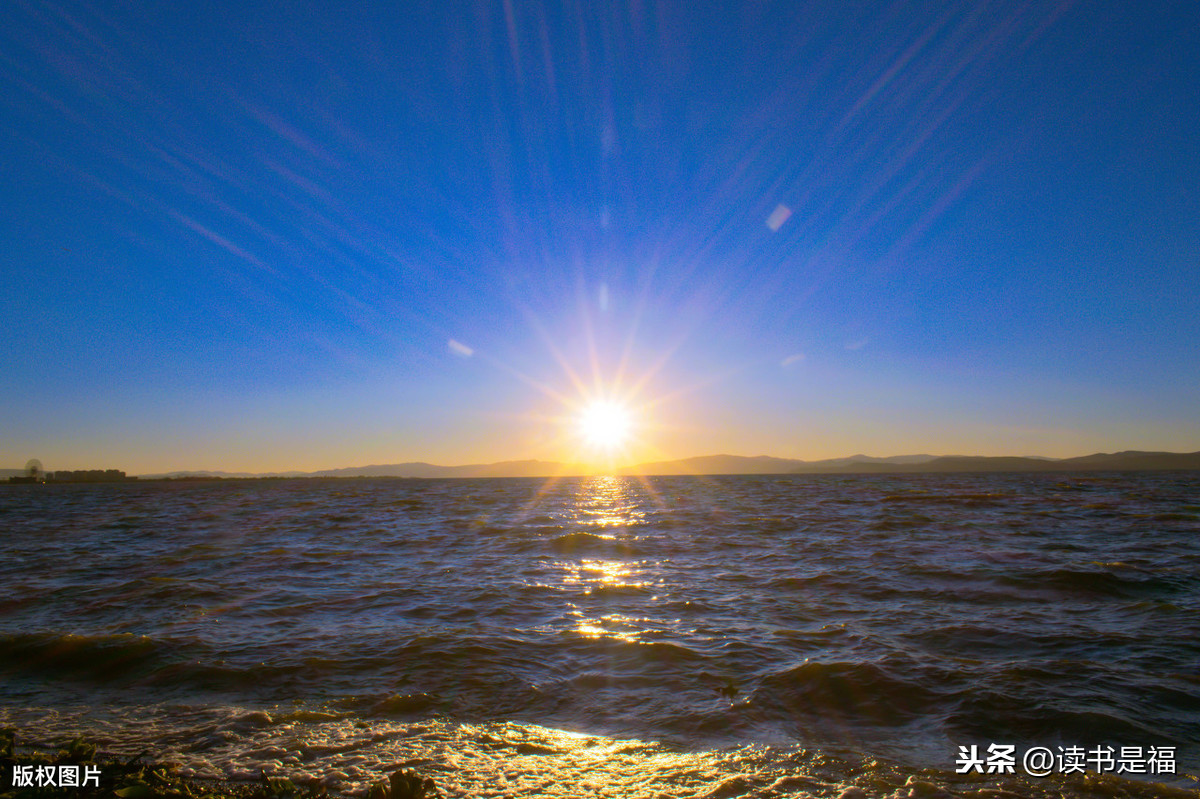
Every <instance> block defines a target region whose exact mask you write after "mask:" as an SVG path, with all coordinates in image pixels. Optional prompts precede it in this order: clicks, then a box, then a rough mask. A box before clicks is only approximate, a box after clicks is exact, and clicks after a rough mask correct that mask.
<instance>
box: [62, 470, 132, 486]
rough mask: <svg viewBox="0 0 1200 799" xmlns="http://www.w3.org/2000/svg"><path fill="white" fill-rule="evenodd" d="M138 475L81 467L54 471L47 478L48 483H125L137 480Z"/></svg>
mask: <svg viewBox="0 0 1200 799" xmlns="http://www.w3.org/2000/svg"><path fill="white" fill-rule="evenodd" d="M136 479H137V478H136V477H126V476H125V472H123V471H121V470H120V469H79V470H76V471H73V472H72V471H58V472H52V473H51V474H50V477H49V478H48V479H47V480H46V482H48V483H124V482H126V481H129V480H136Z"/></svg>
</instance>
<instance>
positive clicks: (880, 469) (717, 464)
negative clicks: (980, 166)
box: [0, 451, 1200, 479]
mask: <svg viewBox="0 0 1200 799" xmlns="http://www.w3.org/2000/svg"><path fill="white" fill-rule="evenodd" d="M1164 469H1197V470H1200V452H1186V453H1184V452H1140V451H1126V452H1114V453H1096V454H1095V455H1084V456H1082V457H1078V458H1062V459H1054V458H1044V457H1040V456H1036V455H1030V456H1026V457H988V456H977V455H949V456H937V455H896V456H893V457H890V458H873V457H871V456H869V455H851V456H849V457H847V458H831V459H827V460H819V461H803V460H796V459H793V458H772V457H768V456H765V455H760V456H758V457H744V456H740V455H703V456H700V457H695V458H684V459H682V460H674V461H655V462H652V463H642V464H638V465H637V466H633V467H629V468H624V469H620V470H619V473H620V474H642V475H674V474H702V475H718V474H883V473H887V472H900V473H921V472H1081V471H1091V472H1094V471H1153V470H1164ZM593 471H594V470H591V469H588V468H587V467H585V466H581V465H579V464H571V463H559V462H556V461H538V460H525V461H501V462H499V463H487V464H470V465H466V466H437V465H435V464H432V463H421V462H416V463H393V464H384V465H375V466H355V467H351V468H346V469H325V470H322V471H318V472H271V473H263V474H252V473H247V472H211V471H204V472H169V473H165V474H144V475H141V477H142V479H153V478H193V479H195V478H206V477H207V478H239V477H242V478H245V477H419V478H420V477H423V478H433V477H553V476H566V475H581V474H590V473H593ZM5 472H12V473H13V474H20V473H21V470H16V469H9V470H0V476H4V475H5Z"/></svg>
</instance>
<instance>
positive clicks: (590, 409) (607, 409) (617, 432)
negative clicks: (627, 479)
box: [575, 400, 633, 453]
mask: <svg viewBox="0 0 1200 799" xmlns="http://www.w3.org/2000/svg"><path fill="white" fill-rule="evenodd" d="M575 424H576V432H577V433H578V434H579V437H580V438H581V439H582V440H583V442H584V443H585V444H587V445H588V446H589V447H591V448H592V449H597V450H602V451H604V452H609V453H611V452H614V451H616V450H618V449H621V448H622V447H624V446H625V445H626V444H627V443H628V442H629V440H630V438H631V437H632V435H633V412H632V411H631V410H630V409H629V407H628V406H627V405H623V404H622V403H620V402H614V401H612V400H592V401H590V402H588V403H587V404H585V405H583V406H582V407H581V408H580V409H579V415H578V416H577V417H576V420H575Z"/></svg>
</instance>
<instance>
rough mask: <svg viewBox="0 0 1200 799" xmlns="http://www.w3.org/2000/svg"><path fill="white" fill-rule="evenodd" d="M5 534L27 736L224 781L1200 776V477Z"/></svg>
mask: <svg viewBox="0 0 1200 799" xmlns="http://www.w3.org/2000/svg"><path fill="white" fill-rule="evenodd" d="M0 527H2V529H3V532H4V536H3V538H2V539H0V585H3V586H4V590H3V595H2V599H0V673H2V674H3V676H4V678H5V679H4V683H3V687H2V688H0V721H3V722H4V723H9V724H16V725H18V726H20V727H21V728H22V729H27V730H34V731H35V733H36V734H38V735H43V736H46V737H52V736H54V735H61V734H66V733H68V732H74V731H77V730H87V731H90V732H92V733H93V734H99V735H101V736H102V737H103V736H108V739H109V740H111V742H112V743H113V744H114V745H122V744H124V745H132V744H131V743H130V742H134V741H136V742H139V743H146V744H150V745H151V746H152V747H157V751H160V752H163V753H168V754H170V755H171V756H172V757H175V758H176V759H178V760H179V761H180V762H183V763H186V764H189V767H191V768H195V769H197V770H198V771H199V772H200V773H208V772H217V773H235V774H240V773H246V774H250V773H253V774H257V769H259V768H267V769H268V770H272V769H281V770H283V771H295V770H296V769H305V770H307V771H308V772H310V773H313V774H320V775H323V776H327V777H328V776H329V775H330V774H333V775H334V776H333V777H330V779H331V780H332V784H334V785H335V786H337V787H342V788H353V787H355V786H358V787H361V785H363V784H365V782H367V781H370V780H371V779H374V778H377V776H378V771H379V770H381V769H384V768H386V767H387V766H389V765H391V764H394V763H395V762H400V761H406V762H407V761H410V760H411V761H414V762H416V761H421V762H422V764H423V765H424V767H425V768H426V770H430V771H431V772H436V773H437V774H438V776H439V783H440V784H443V785H445V786H448V787H447V790H450V789H451V788H454V786H458V787H457V788H454V790H458V791H460V795H467V793H468V792H469V795H481V792H482V791H483V790H484V788H483V784H484V783H487V784H492V783H488V780H493V782H494V778H496V777H497V774H498V773H500V772H496V773H493V772H494V771H495V770H496V769H500V770H501V772H502V771H503V769H509V770H515V771H514V773H520V774H525V775H526V776H527V778H528V780H533V781H534V782H536V781H537V780H538V779H539V777H538V774H542V778H544V780H550V781H554V780H559V779H565V778H564V777H563V774H564V773H566V772H562V771H561V770H562V769H568V771H569V770H570V768H577V769H584V767H583V766H582V765H580V764H581V763H585V762H591V763H593V765H595V764H596V763H603V764H606V765H603V766H602V767H600V766H597V767H598V768H602V771H605V770H606V773H607V771H612V772H613V773H612V775H610V783H611V786H617V785H618V783H619V784H620V785H623V786H624V787H622V788H620V790H619V791H618V792H617V793H614V794H611V795H623V796H642V795H655V793H654V792H655V791H657V792H659V793H664V794H665V795H673V796H699V795H704V794H705V792H706V791H710V790H712V789H714V788H715V787H716V786H718V785H722V784H725V783H727V782H729V781H730V780H735V781H736V780H738V779H740V780H742V782H740V783H736V784H734V783H729V784H728V785H727V786H726V788H725V789H723V790H725V791H726V792H725V793H724V794H723V795H728V796H737V795H747V796H749V795H754V796H762V797H767V796H785V795H805V794H806V793H811V794H813V795H825V794H823V793H822V791H825V792H826V793H827V792H829V791H832V790H834V788H835V787H838V786H844V785H847V784H866V783H869V782H870V781H871V780H875V781H876V782H877V783H878V784H877V785H876V786H875V788H877V789H878V790H879V791H884V792H885V793H886V791H885V789H886V790H888V791H890V790H891V789H892V788H894V787H896V786H898V785H900V784H902V783H903V782H904V779H905V778H906V775H911V774H913V773H915V772H916V771H917V770H918V769H923V768H924V769H930V770H931V771H929V772H928V774H932V775H934V776H933V779H934V781H935V782H938V783H939V784H942V785H943V786H948V785H951V784H952V783H953V784H956V785H957V784H958V783H956V782H955V780H960V779H961V778H958V777H957V776H956V775H954V774H953V770H954V765H955V762H954V759H955V756H956V754H957V751H958V750H957V747H958V745H960V744H970V743H978V744H987V743H990V742H1000V743H1011V744H1017V745H1020V746H1022V747H1024V746H1032V745H1046V746H1051V747H1055V746H1059V745H1063V746H1068V745H1080V746H1095V745H1099V744H1109V745H1113V746H1152V745H1153V746H1166V747H1174V748H1175V750H1176V752H1177V759H1178V765H1179V769H1180V771H1185V770H1189V769H1190V770H1193V771H1194V770H1195V769H1196V768H1197V765H1198V763H1197V761H1198V760H1200V757H1198V756H1200V744H1198V741H1197V738H1198V736H1197V733H1196V730H1197V729H1200V677H1198V674H1200V672H1198V671H1197V664H1198V663H1200V535H1198V534H1200V475H1197V474H1194V473H1174V474H1142V475H1093V476H1087V477H1079V476H1068V475H950V476H945V475H936V476H935V475H904V476H898V475H880V476H847V477H835V476H780V477H775V476H769V477H750V476H744V477H722V478H651V479H649V480H647V481H644V482H643V481H639V480H637V479H634V478H586V479H585V478H581V479H570V480H562V481H558V482H554V483H545V482H544V481H538V480H446V481H411V480H362V481H357V480H356V481H263V482H224V483H175V484H168V483H158V484H143V485H137V484H134V485H113V486H29V487H13V488H10V489H8V490H6V491H3V492H0ZM568 731H569V732H568ZM621 741H625V743H623V744H622V743H620V742H621ZM321 742H324V743H321ZM564 742H566V743H564ZM581 742H585V743H586V745H584V743H581ZM640 742H647V743H640ZM568 743H569V744H570V745H568ZM747 746H750V747H751V748H750V749H746V748H745V747H747ZM616 752H623V753H624V754H621V755H620V757H617V758H616V760H614V759H613V758H614V757H616V755H614V754H613V753H616ZM451 753H453V755H451ZM689 753H690V754H689ZM601 755H603V757H601ZM538 757H541V759H540V760H539V759H538ZM289 758H290V759H289ZM514 758H524V759H523V760H517V759H514ZM556 758H557V760H556ZM621 758H625V760H621ZM689 758H691V760H689ZM696 758H699V760H696ZM878 758H884V759H886V760H887V762H890V763H892V764H893V765H891V766H886V767H885V765H882V764H881V763H878V762H875V761H876V760H877V759H878ZM527 760H528V761H530V762H529V763H525V761H527ZM692 760H695V762H692ZM460 761H461V762H460ZM468 761H469V762H470V764H471V765H466V764H467V763H468ZM476 761H478V762H476ZM485 761H486V762H488V763H492V765H491V766H487V767H486V768H485V767H484V766H482V765H480V764H481V763H483V762H485ZM559 761H561V762H559ZM568 761H569V762H572V763H575V764H576V765H575V766H571V767H568V766H567V765H565V764H567V763H568ZM618 761H621V762H623V763H625V765H624V766H621V765H619V763H618ZM626 761H627V762H626ZM685 761H686V762H685ZM534 762H536V763H541V764H543V766H544V767H545V769H549V771H545V772H544V773H543V772H539V771H538V770H537V768H534V767H533V766H532V765H531V763H534ZM552 762H553V763H557V764H558V765H556V766H554V768H551V765H552ZM456 763H458V764H459V766H461V767H459V766H456V765H455V764H456ZM503 763H508V764H509V765H507V766H504V765H502V764H503ZM522 763H524V764H525V765H521V764H522ZM864 763H868V764H870V763H874V765H870V766H869V767H868V766H864V765H863V764H864ZM514 764H515V765H514ZM638 764H641V765H638ZM671 764H675V765H671ZM689 764H690V765H689ZM855 764H858V765H855ZM479 769H483V771H482V772H481V771H479ZM489 769H490V770H489ZM622 769H627V770H630V773H631V774H640V775H641V776H640V777H637V778H634V777H629V779H628V780H626V781H625V782H621V780H625V778H624V777H622V778H620V779H618V778H617V776H616V773H617V772H621V770H622ZM639 769H640V770H639ZM664 769H665V771H664ZM672 769H674V771H673V770H672ZM889 769H890V770H889ZM584 770H586V769H584ZM466 772H470V773H471V774H473V775H474V776H468V774H467V773H466ZM885 772H886V773H885ZM621 773H624V772H621ZM652 774H657V775H658V776H656V777H653V778H652ZM871 774H873V775H875V776H873V777H872V776H869V775H871ZM339 775H340V776H339ZM480 775H483V776H480ZM488 775H490V776H488ZM555 775H558V776H555ZM664 775H666V776H664ZM687 775H692V776H687ZM784 777H789V778H795V779H797V780H801V782H795V783H780V782H778V781H779V780H780V779H782V778H784ZM801 778H804V779H809V780H810V781H814V782H813V783H812V784H811V785H808V787H804V785H803V784H802V782H803V780H802V779H801ZM1168 778H1169V779H1172V780H1177V779H1182V776H1181V775H1176V776H1170V775H1168ZM505 779H506V780H508V779H509V778H507V777H506V778H505ZM572 779H574V778H572ZM473 780H474V781H473ZM479 780H483V782H482V783H481V782H479ZM512 780H516V782H513V783H512V784H511V785H510V787H509V789H505V790H506V791H507V793H506V792H505V790H502V791H500V793H497V794H496V795H510V794H513V793H520V792H521V791H525V793H526V794H527V795H536V794H537V793H538V792H539V791H540V792H541V793H542V794H548V795H549V794H552V792H550V791H549V790H548V789H545V787H544V786H543V788H539V789H535V788H532V787H529V786H526V787H524V788H521V787H519V785H517V782H520V780H518V779H517V777H515V776H514V777H512ZM672 780H674V782H673V781H672ZM651 782H653V783H654V785H656V786H657V787H655V788H654V789H653V791H651V789H650V787H648V786H649V785H650V783H651ZM522 784H524V783H522ZM1005 784H1009V783H1005ZM1041 784H1048V783H1041ZM1014 785H1016V783H1015V782H1014V783H1011V784H1009V787H1010V788H1011V787H1013V786H1014ZM611 786H610V787H611ZM638 786H641V787H638ZM672 786H673V787H672ZM739 786H740V787H739ZM772 786H774V787H772ZM788 786H790V787H788ZM821 786H824V787H823V788H822V787H821ZM868 787H869V786H868ZM875 788H873V789H872V790H875ZM488 790H491V789H488ZM613 790H614V791H616V790H617V788H616V787H613ZM1022 790H1024V789H1022ZM1069 790H1074V789H1073V788H1071V789H1069ZM1069 790H1068V795H1071V794H1070V793H1069ZM531 792H532V793H531ZM885 793H880V795H885ZM563 795H567V794H563ZM594 795H600V793H599V792H597V793H595V794H594ZM605 795H610V794H605ZM1031 795H1032V794H1031Z"/></svg>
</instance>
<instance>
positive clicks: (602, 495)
mask: <svg viewBox="0 0 1200 799" xmlns="http://www.w3.org/2000/svg"><path fill="white" fill-rule="evenodd" d="M632 483H633V481H632V480H631V479H630V478H622V477H614V476H604V477H593V478H590V479H587V480H583V481H581V482H580V484H579V493H578V495H577V498H576V501H575V503H574V509H573V512H572V514H571V517H570V518H571V519H572V520H573V521H574V522H575V523H576V524H577V525H578V527H577V528H576V532H578V533H582V534H584V535H587V536H591V537H593V538H592V539H591V540H592V541H595V540H596V539H600V540H603V541H605V542H608V541H611V542H613V543H614V544H615V545H622V544H624V545H627V546H628V547H629V548H630V549H631V550H632V549H633V547H634V546H635V542H636V541H637V536H636V535H635V534H633V533H632V532H631V530H630V529H629V528H636V527H637V526H639V525H640V524H641V523H642V522H643V521H644V519H645V510H644V505H643V503H644V501H645V498H644V497H642V496H638V494H637V492H636V490H635V487H634V485H633V484H632ZM656 565H657V564H656V563H655V562H654V561H650V560H644V559H634V558H630V559H619V558H614V557H595V556H594V553H592V554H585V553H584V552H580V555H579V556H578V557H576V558H571V559H569V560H563V561H561V562H560V563H559V564H558V566H559V568H561V569H562V573H563V574H562V578H561V579H562V582H561V584H562V586H563V587H568V588H571V589H573V591H574V593H575V594H576V595H577V596H578V595H580V594H582V597H583V598H585V599H591V598H595V599H602V598H604V597H618V596H631V597H635V598H636V597H637V596H639V595H644V598H645V599H647V600H649V601H656V600H657V599H658V596H657V595H656V588H658V585H657V584H656V582H655V581H654V580H653V571H654V567H655V566H656ZM596 610H597V609H596V608H594V607H593V608H588V607H584V606H583V605H581V604H577V603H571V611H570V614H569V615H570V616H571V617H573V618H574V619H575V620H576V622H575V625H574V630H575V632H577V633H578V634H580V635H582V636H586V637H588V638H614V639H619V640H622V641H626V642H629V643H637V642H640V641H642V640H643V639H644V638H645V636H646V635H647V634H649V633H651V632H652V631H653V629H654V626H655V625H654V624H653V620H652V619H649V618H643V617H639V616H635V615H629V614H627V613H620V612H606V613H596V612H595V611H596Z"/></svg>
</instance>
